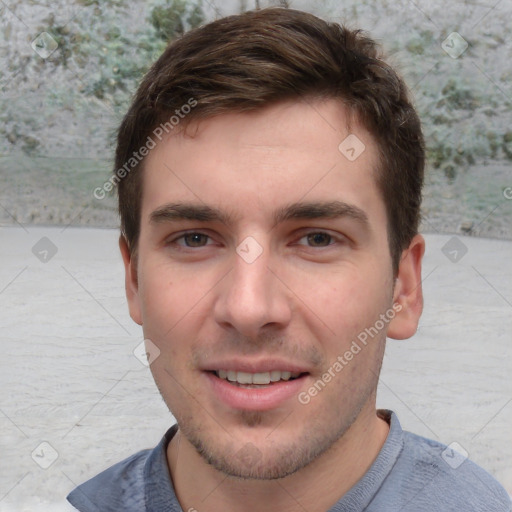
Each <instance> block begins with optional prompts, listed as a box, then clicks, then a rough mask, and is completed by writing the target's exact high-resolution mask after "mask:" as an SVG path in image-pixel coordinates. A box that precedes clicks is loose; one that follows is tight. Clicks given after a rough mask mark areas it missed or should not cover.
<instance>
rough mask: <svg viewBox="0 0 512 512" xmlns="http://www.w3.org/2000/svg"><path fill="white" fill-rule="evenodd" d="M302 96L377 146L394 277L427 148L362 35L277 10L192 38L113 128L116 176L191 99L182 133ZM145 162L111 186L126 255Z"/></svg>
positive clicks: (413, 228)
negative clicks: (346, 119) (195, 123)
mask: <svg viewBox="0 0 512 512" xmlns="http://www.w3.org/2000/svg"><path fill="white" fill-rule="evenodd" d="M301 97H308V98H334V99H336V98H338V99H340V101H342V102H343V103H344V104H345V105H346V106H347V107H348V108H349V111H350V112H352V113H353V114H355V115H356V117H357V119H358V121H359V122H360V123H361V124H362V125H363V126H364V127H365V129H366V130H368V131H369V132H370V133H371V135H372V136H373V137H374V138H375V140H376V142H377V146H378V148H379V157H380V164H379V169H376V176H377V185H378V187H379V190H380V191H381V193H382V195H383V199H384V203H385V206H386V211H387V221H388V238H389V247H390V252H391V257H392V261H393V268H394V270H395V272H396V270H397V269H398V264H399V261H400V256H401V254H402V251H403V250H404V249H405V248H407V247H408V245H409V243H410V241H411V239H412V238H413V237H414V235H416V234H417V232H418V225H419V219H420V205H421V189H422V186H423V173H424V164H425V149H424V141H423V135H422V132H421V124H420V120H419V118H418V116H417V114H416V112H415V110H414V107H413V106H412V104H411V102H410V100H409V98H408V93H407V88H406V86H405V84H404V82H403V80H402V79H401V78H400V77H399V76H398V75H397V73H396V72H395V71H394V70H393V69H392V68H391V67H390V66H389V65H388V64H387V63H385V62H384V60H383V59H382V56H381V54H380V51H379V48H378V46H377V44H376V43H375V41H373V40H372V39H370V38H369V37H368V36H366V35H365V34H364V33H363V32H361V31H360V30H349V29H347V28H346V27H344V26H341V25H339V24H337V23H329V22H326V21H324V20H322V19H320V18H318V17H316V16H314V15H312V14H308V13H305V12H302V11H297V10H293V9H282V8H268V9H262V10H257V11H249V12H246V13H244V14H240V15H236V16H228V17H226V18H222V19H219V20H216V21H213V22H211V23H209V24H207V25H204V26H202V27H199V28H196V29H194V30H191V31H190V32H188V33H186V34H185V35H184V36H182V37H181V38H179V39H177V40H175V41H173V42H172V43H171V44H170V45H169V46H168V47H167V48H166V50H165V51H164V53H163V54H162V55H161V56H160V58H159V59H158V60H157V61H156V62H155V63H154V64H153V66H152V67H151V69H150V70H149V71H148V73H147V74H146V76H145V77H144V79H143V81H142V83H141V84H140V86H139V89H138V91H137V93H136V95H135V98H134V100H133V102H132V105H131V107H130V109H129V110H128V113H127V114H126V116H125V117H124V119H123V121H122V123H121V126H120V128H119V132H118V139H117V150H116V158H115V169H117V170H119V169H121V168H122V167H123V166H126V162H127V161H129V160H130V159H131V158H132V157H133V153H134V152H136V151H138V150H139V148H141V147H143V146H144V144H146V141H147V140H148V137H150V136H151V134H152V133H153V132H154V130H155V129H156V128H157V127H158V126H163V125H165V123H167V125H166V126H167V127H169V128H170V124H169V119H170V118H171V117H172V116H173V115H174V113H175V112H176V111H177V110H178V111H179V109H180V108H182V107H183V106H184V105H187V104H190V102H191V100H193V102H194V103H193V104H194V108H192V109H191V108H188V109H187V112H188V113H187V115H186V116H180V117H184V118H183V120H181V119H180V121H181V122H180V129H181V128H182V127H184V126H185V125H186V124H187V123H189V122H190V121H192V120H196V119H204V118H208V117H211V116H214V115H219V114H225V113H229V112H244V111H251V110H256V109H259V108H262V107H264V106H267V105H269V104H271V103H275V102H278V101H284V100H293V99H294V98H297V99H300V98H301ZM176 113H178V112H176ZM340 142H341V141H340ZM143 163H144V160H141V161H140V163H136V164H134V166H133V169H132V170H130V171H129V172H128V173H124V175H125V176H124V177H123V179H120V180H119V183H118V194H119V212H120V216H121V230H122V233H123V235H124V236H125V238H126V240H127V243H128V246H129V247H130V251H131V252H132V253H133V251H134V250H135V249H136V247H137V241H138V236H139V231H140V220H141V219H140V210H141V199H142V189H143V180H142V168H143ZM125 169H126V167H125Z"/></svg>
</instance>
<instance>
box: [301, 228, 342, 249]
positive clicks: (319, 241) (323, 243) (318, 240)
mask: <svg viewBox="0 0 512 512" xmlns="http://www.w3.org/2000/svg"><path fill="white" fill-rule="evenodd" d="M302 240H306V243H307V244H308V245H309V246H310V247H328V246H329V245H332V244H333V243H334V240H333V237H332V236H331V235H329V233H325V232H323V231H318V232H315V233H308V234H307V235H305V236H303V237H302V238H301V239H300V240H299V243H300V242H301V241H302Z"/></svg>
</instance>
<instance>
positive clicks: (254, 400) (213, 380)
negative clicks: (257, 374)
mask: <svg viewBox="0 0 512 512" xmlns="http://www.w3.org/2000/svg"><path fill="white" fill-rule="evenodd" d="M204 374H205V376H206V378H207V379H208V381H209V384H210V386H211V389H212V390H213V393H214V394H215V396H216V397H217V398H218V399H219V400H221V401H222V402H224V403H225V404H226V405H227V406H229V407H231V408H233V409H243V410H246V411H266V410H269V409H275V408H276V407H279V406H280V405H282V404H283V403H284V402H286V401H287V400H289V399H290V398H294V397H296V396H297V395H298V394H299V392H300V390H301V388H302V387H303V386H304V379H306V377H307V374H304V375H301V376H300V377H298V378H297V379H293V380H288V381H285V380H281V381H278V382H275V383H274V384H271V385H269V386H267V387H262V388H261V389H258V388H243V387H239V386H237V385H233V384H231V383H230V382H229V381H227V380H225V379H221V378H219V377H217V375H215V374H214V373H212V372H204Z"/></svg>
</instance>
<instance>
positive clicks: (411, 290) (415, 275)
mask: <svg viewBox="0 0 512 512" xmlns="http://www.w3.org/2000/svg"><path fill="white" fill-rule="evenodd" d="M424 253H425V239H424V238H423V237H422V236H421V235H416V236H415V237H414V238H413V239H412V240H411V243H410V245H409V247H408V248H407V249H405V250H404V251H403V252H402V257H401V259H400V265H399V267H398V275H397V277H396V280H395V288H394V292H393V304H394V306H393V308H394V309H395V311H397V313H396V315H395V317H394V318H393V320H391V322H390V323H389V328H388V333H387V335H388V337H389V338H394V339H396V340H404V339H406V338H410V337H411V336H412V335H413V334H414V333H415V332H416V330H417V329H418V322H419V319H420V316H421V313H422V311H423V291H422V288H421V261H422V259H423V254H424Z"/></svg>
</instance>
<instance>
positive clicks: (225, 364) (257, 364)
mask: <svg viewBox="0 0 512 512" xmlns="http://www.w3.org/2000/svg"><path fill="white" fill-rule="evenodd" d="M202 370H204V371H217V370H226V371H236V372H246V373H265V372H271V371H282V372H291V373H309V369H308V368H307V367H306V366H304V365H303V364H299V363H293V362H290V361H286V360H281V359H260V360H253V361H250V360H247V359H236V358H234V359H229V360H222V361H221V360H219V361H214V362H213V363H212V362H208V366H205V367H204V368H202Z"/></svg>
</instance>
